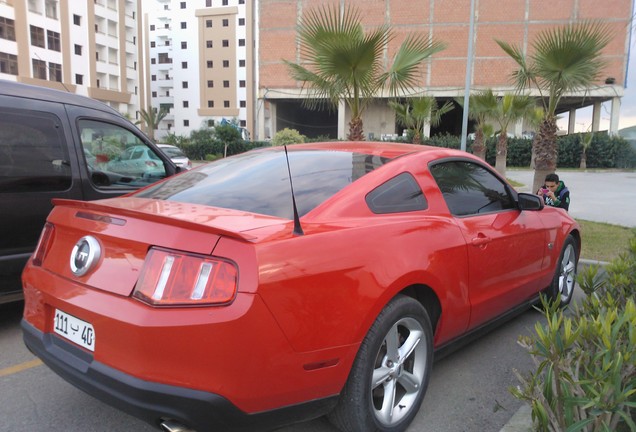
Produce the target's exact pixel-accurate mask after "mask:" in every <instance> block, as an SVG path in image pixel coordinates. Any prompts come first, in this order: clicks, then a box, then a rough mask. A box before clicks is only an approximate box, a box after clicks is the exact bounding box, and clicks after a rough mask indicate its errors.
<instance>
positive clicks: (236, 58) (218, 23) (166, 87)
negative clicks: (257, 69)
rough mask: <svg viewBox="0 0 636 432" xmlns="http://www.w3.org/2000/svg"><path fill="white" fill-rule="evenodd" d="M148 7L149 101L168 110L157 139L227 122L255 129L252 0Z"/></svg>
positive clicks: (169, 0)
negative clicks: (253, 126)
mask: <svg viewBox="0 0 636 432" xmlns="http://www.w3.org/2000/svg"><path fill="white" fill-rule="evenodd" d="M250 3H251V2H250ZM144 8H145V9H144V13H145V25H144V31H145V37H146V40H147V46H148V52H147V56H146V63H147V64H148V72H147V77H146V80H147V82H148V83H149V85H148V88H149V91H148V93H147V103H146V105H147V106H152V107H153V108H155V109H158V110H160V109H161V108H163V109H165V110H168V115H167V116H166V117H165V118H164V119H163V120H162V121H161V122H160V124H159V129H158V132H157V133H156V134H155V135H156V138H157V139H161V138H162V137H164V136H166V135H167V134H168V133H174V134H176V135H185V136H188V135H189V134H190V132H192V131H193V130H197V129H200V128H202V127H214V126H215V125H218V124H220V123H222V122H226V121H227V122H236V123H237V125H238V126H239V127H241V128H243V130H248V129H249V130H251V129H252V126H251V124H252V123H253V116H254V114H253V106H254V96H253V95H254V85H253V82H254V78H253V74H254V60H253V57H254V54H253V52H254V49H253V44H252V41H253V22H254V20H253V17H252V9H251V8H250V7H248V5H246V1H245V0H188V1H180V0H153V1H149V2H144Z"/></svg>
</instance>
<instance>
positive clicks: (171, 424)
mask: <svg viewBox="0 0 636 432" xmlns="http://www.w3.org/2000/svg"><path fill="white" fill-rule="evenodd" d="M159 426H161V430H162V431H164V432H194V431H193V430H192V429H189V428H187V427H186V426H184V425H182V424H181V423H179V422H178V421H175V420H164V421H162V422H161V423H159Z"/></svg>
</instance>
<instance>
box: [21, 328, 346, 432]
mask: <svg viewBox="0 0 636 432" xmlns="http://www.w3.org/2000/svg"><path fill="white" fill-rule="evenodd" d="M22 330H23V336H24V342H25V344H26V346H27V347H28V348H29V349H30V350H31V351H32V352H33V353H34V354H35V355H36V356H38V357H39V358H40V359H42V361H43V362H44V363H45V364H46V365H47V366H49V367H50V368H51V369H52V370H53V371H54V372H56V373H57V374H58V375H60V376H61V377H62V378H64V379H65V380H66V381H68V382H70V383H71V384H73V385H74V386H76V387H78V388H79V389H81V390H83V391H84V392H86V393H88V394H90V395H91V396H94V397H95V398H97V399H99V400H101V401H103V402H105V403H107V404H109V405H112V406H114V407H116V408H118V409H120V410H122V411H124V412H127V413H129V414H131V415H133V416H135V417H138V418H140V419H141V420H143V421H145V422H147V423H150V424H152V425H153V426H155V427H159V424H160V423H161V422H162V421H165V420H175V421H178V422H179V423H182V424H184V425H185V426H187V427H189V428H191V429H195V430H200V431H203V430H223V431H257V430H269V429H272V428H275V427H278V426H282V425H284V424H290V423H295V422H299V421H304V420H309V419H312V418H316V417H318V416H320V415H323V414H325V413H327V412H329V411H330V410H331V409H332V408H333V407H334V406H335V404H336V402H337V396H334V397H329V398H326V399H319V400H314V401H311V402H307V403H303V404H300V405H294V406H288V407H284V408H280V409H276V410H273V411H266V412H260V413H256V414H247V413H245V412H243V411H241V410H240V409H238V408H237V407H236V406H234V405H233V404H232V403H230V402H229V401H228V400H227V399H225V398H223V397H222V396H219V395H217V394H214V393H208V392H204V391H199V390H193V389H188V388H183V387H176V386H171V385H166V384H159V383H155V382H150V381H144V380H140V379H139V378H135V377H133V376H131V375H128V374H125V373H123V372H121V371H118V370H116V369H113V368H111V367H108V366H106V365H104V364H102V363H100V362H97V361H95V360H93V357H92V355H91V354H90V353H88V352H86V351H84V350H82V349H80V348H78V347H75V346H74V345H72V344H70V343H68V342H66V341H64V340H62V339H60V338H58V337H57V336H55V335H53V334H49V333H43V332H41V331H40V330H38V329H36V328H35V327H33V326H32V325H31V324H29V323H28V322H27V321H25V320H23V321H22ZM215 428H216V429H215Z"/></svg>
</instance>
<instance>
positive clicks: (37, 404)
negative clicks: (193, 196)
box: [0, 303, 541, 432]
mask: <svg viewBox="0 0 636 432" xmlns="http://www.w3.org/2000/svg"><path fill="white" fill-rule="evenodd" d="M21 311H22V304H21V303H17V304H13V305H0V347H1V348H0V419H2V421H1V422H0V432H58V431H59V432H62V431H64V432H75V431H77V432H79V431H81V432H92V431H108V432H110V431H118V432H119V431H131V432H132V431H134V432H151V431H156V429H154V428H152V427H150V426H149V425H147V424H145V423H143V422H141V421H139V420H137V419H135V418H133V417H130V416H128V415H127V414H124V413H122V412H119V411H117V410H115V409H113V408H110V407H109V406H107V405H105V404H102V403H101V402H99V401H97V400H96V399H93V398H92V397H89V396H86V395H85V394H84V393H82V392H81V391H80V390H78V389H76V388H74V387H73V386H71V385H70V384H68V383H67V382H65V381H64V380H62V379H61V378H59V377H58V376H57V375H55V374H54V373H53V372H52V371H50V370H49V369H48V368H47V367H46V366H43V365H41V364H38V362H37V361H36V362H35V363H34V360H35V358H34V357H33V356H32V355H31V354H30V353H29V352H28V350H27V349H26V348H25V347H24V344H23V343H22V337H21V332H20V327H19V322H20V317H21ZM540 318H541V317H540V315H539V313H538V312H536V311H534V310H529V311H527V312H526V313H524V314H523V315H520V316H519V317H517V318H515V319H514V320H512V321H510V322H508V323H506V324H505V325H504V326H502V327H500V328H498V329H497V330H495V331H494V332H491V333H489V334H488V335H486V336H484V337H482V338H480V339H477V340H476V341H474V342H472V343H471V344H469V345H468V346H465V347H464V348H462V349H460V350H458V351H456V352H455V353H453V354H451V355H449V356H447V357H445V358H443V359H441V360H439V361H437V362H436V363H435V365H434V367H433V376H432V379H431V382H430V385H429V390H428V392H427V395H426V398H425V399H424V404H423V406H422V409H421V410H420V412H419V414H418V416H417V417H416V419H415V421H414V423H413V424H412V425H411V427H410V428H409V429H408V432H475V431H480V432H497V431H499V430H500V429H501V428H502V427H503V425H504V424H505V423H506V422H507V421H508V420H509V419H510V417H511V416H512V415H513V414H514V413H515V412H516V411H517V409H518V408H519V407H520V406H521V402H520V401H518V400H516V399H514V398H513V397H512V396H511V395H510V393H509V392H508V388H509V387H510V386H513V385H517V380H516V378H515V376H514V375H513V372H512V370H513V368H517V369H519V370H521V371H527V370H530V368H531V360H530V357H529V356H528V355H527V353H526V352H525V351H524V350H523V349H522V348H521V347H520V346H518V345H517V344H516V340H517V337H518V336H519V335H520V334H530V332H531V331H532V328H533V326H534V324H535V322H536V321H537V320H538V319H540ZM279 432H336V429H335V428H333V427H332V426H331V425H330V424H329V423H328V422H327V421H326V420H325V419H317V420H314V421H311V422H306V423H302V424H297V425H293V426H289V427H285V428H282V429H280V430H279Z"/></svg>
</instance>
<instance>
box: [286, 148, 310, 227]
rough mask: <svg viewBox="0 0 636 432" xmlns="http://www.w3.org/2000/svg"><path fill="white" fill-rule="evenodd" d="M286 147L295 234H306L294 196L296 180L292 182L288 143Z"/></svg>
mask: <svg viewBox="0 0 636 432" xmlns="http://www.w3.org/2000/svg"><path fill="white" fill-rule="evenodd" d="M283 148H284V149H285V160H286V161H287V172H288V173H289V186H290V187H291V195H292V205H293V207H294V234H296V235H304V234H305V233H304V232H303V227H301V226H300V217H298V207H296V197H295V196H294V182H292V175H291V167H290V166H289V155H288V154H287V144H285V145H284V146H283Z"/></svg>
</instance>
